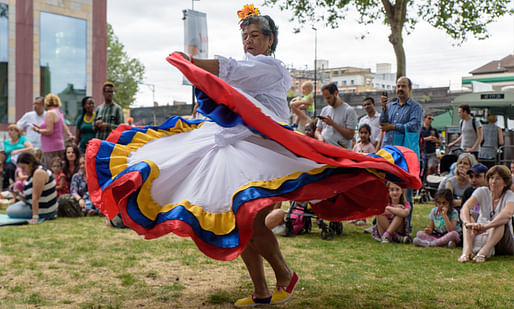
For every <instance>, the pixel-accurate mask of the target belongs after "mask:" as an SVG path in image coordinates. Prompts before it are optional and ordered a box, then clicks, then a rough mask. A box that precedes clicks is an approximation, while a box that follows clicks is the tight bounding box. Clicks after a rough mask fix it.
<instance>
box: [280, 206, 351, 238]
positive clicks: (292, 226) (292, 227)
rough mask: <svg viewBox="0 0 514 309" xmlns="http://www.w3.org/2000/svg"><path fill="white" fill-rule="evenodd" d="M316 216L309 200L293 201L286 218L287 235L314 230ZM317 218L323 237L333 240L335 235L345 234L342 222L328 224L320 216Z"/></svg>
mask: <svg viewBox="0 0 514 309" xmlns="http://www.w3.org/2000/svg"><path fill="white" fill-rule="evenodd" d="M315 217H316V215H315V214H314V212H312V210H311V209H310V206H309V203H308V202H295V201H292V202H291V207H290V208H289V211H288V212H287V216H286V220H285V224H286V236H293V235H301V234H305V233H309V232H310V231H311V230H312V219H313V218H315ZM315 219H316V221H315V222H316V224H318V226H319V228H320V229H321V235H320V236H321V239H323V240H332V239H333V238H334V235H341V234H343V223H342V222H330V223H329V224H327V223H325V222H324V221H323V220H322V219H320V218H315Z"/></svg>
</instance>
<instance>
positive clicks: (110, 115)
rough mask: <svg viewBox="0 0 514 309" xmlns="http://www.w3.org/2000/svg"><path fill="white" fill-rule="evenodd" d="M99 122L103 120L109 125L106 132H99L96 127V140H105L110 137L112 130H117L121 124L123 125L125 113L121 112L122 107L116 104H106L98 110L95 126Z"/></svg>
mask: <svg viewBox="0 0 514 309" xmlns="http://www.w3.org/2000/svg"><path fill="white" fill-rule="evenodd" d="M97 120H102V121H103V122H106V123H108V124H109V126H108V127H107V129H106V130H99V129H98V128H97V127H96V126H94V130H95V131H96V138H99V139H102V140H104V139H106V138H107V137H108V136H109V134H110V133H111V131H112V130H114V129H116V128H117V127H118V126H119V125H120V124H121V123H123V111H122V110H121V107H120V106H119V105H118V104H116V103H114V102H112V103H111V104H105V103H104V104H102V105H100V106H98V107H97V108H96V111H95V119H94V121H93V124H94V123H95V122H96V121H97Z"/></svg>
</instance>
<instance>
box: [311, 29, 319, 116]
mask: <svg viewBox="0 0 514 309" xmlns="http://www.w3.org/2000/svg"><path fill="white" fill-rule="evenodd" d="M312 30H314V117H316V95H317V94H318V71H317V70H318V29H316V27H312Z"/></svg>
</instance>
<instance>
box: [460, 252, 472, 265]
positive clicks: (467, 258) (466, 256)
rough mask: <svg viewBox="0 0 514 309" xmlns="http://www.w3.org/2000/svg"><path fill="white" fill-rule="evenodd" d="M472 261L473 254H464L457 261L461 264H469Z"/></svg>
mask: <svg viewBox="0 0 514 309" xmlns="http://www.w3.org/2000/svg"><path fill="white" fill-rule="evenodd" d="M470 260H471V254H463V255H461V256H460V257H459V259H458V260H457V261H459V263H466V262H469V261H470Z"/></svg>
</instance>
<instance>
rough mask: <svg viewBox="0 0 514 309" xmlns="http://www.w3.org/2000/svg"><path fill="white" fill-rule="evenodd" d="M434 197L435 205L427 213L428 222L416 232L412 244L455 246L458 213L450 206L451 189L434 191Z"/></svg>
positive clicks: (458, 224) (451, 198)
mask: <svg viewBox="0 0 514 309" xmlns="http://www.w3.org/2000/svg"><path fill="white" fill-rule="evenodd" d="M434 199H435V207H434V208H432V210H431V211H430V214H429V215H428V218H429V219H430V223H429V224H428V226H427V227H426V228H425V229H424V230H423V231H418V232H417V233H416V238H414V244H415V245H416V246H420V247H436V246H437V247H440V246H448V247H449V248H455V246H456V244H457V243H459V242H460V235H459V232H460V223H459V214H458V213H457V210H455V209H454V208H453V206H452V203H453V194H452V191H450V190H448V189H443V190H439V191H437V192H436V193H435V196H434Z"/></svg>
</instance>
